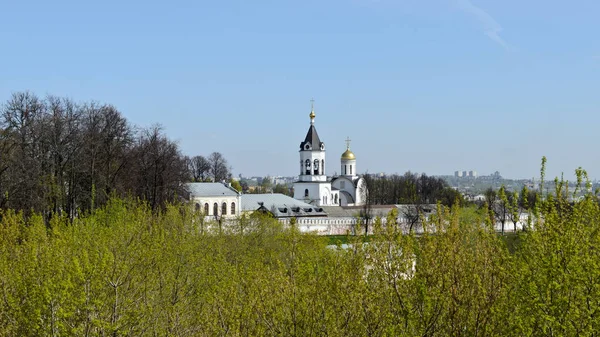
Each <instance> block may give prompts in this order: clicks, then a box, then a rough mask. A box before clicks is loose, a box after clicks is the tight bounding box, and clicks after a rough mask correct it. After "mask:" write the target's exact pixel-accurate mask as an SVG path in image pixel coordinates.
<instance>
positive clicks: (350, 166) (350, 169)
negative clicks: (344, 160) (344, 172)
mask: <svg viewBox="0 0 600 337" xmlns="http://www.w3.org/2000/svg"><path fill="white" fill-rule="evenodd" d="M350 175H352V165H350Z"/></svg>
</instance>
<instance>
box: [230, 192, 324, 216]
mask: <svg viewBox="0 0 600 337" xmlns="http://www.w3.org/2000/svg"><path fill="white" fill-rule="evenodd" d="M241 204H242V211H256V210H258V209H259V208H261V207H264V209H266V210H268V211H269V212H271V213H273V215H274V216H275V217H277V218H282V217H306V216H327V213H325V212H324V211H323V208H322V207H317V206H314V205H311V204H307V203H305V202H303V201H300V200H297V199H294V198H292V197H288V196H287V195H284V194H280V193H266V194H244V195H242V202H241Z"/></svg>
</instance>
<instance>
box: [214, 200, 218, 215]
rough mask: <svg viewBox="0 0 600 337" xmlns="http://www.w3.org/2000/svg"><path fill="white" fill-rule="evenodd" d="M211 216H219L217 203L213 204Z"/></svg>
mask: <svg viewBox="0 0 600 337" xmlns="http://www.w3.org/2000/svg"><path fill="white" fill-rule="evenodd" d="M213 215H214V216H217V215H219V205H217V203H216V202H215V203H214V205H213Z"/></svg>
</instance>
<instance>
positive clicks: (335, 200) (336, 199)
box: [333, 194, 338, 204]
mask: <svg viewBox="0 0 600 337" xmlns="http://www.w3.org/2000/svg"><path fill="white" fill-rule="evenodd" d="M333 200H334V204H337V203H338V195H337V194H336V195H335V198H334V199H333Z"/></svg>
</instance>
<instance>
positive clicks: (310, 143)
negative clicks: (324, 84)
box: [294, 100, 339, 206]
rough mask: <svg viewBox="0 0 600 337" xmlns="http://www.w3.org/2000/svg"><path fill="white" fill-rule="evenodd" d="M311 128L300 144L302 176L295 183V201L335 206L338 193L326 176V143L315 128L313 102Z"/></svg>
mask: <svg viewBox="0 0 600 337" xmlns="http://www.w3.org/2000/svg"><path fill="white" fill-rule="evenodd" d="M308 117H310V126H309V127H308V132H307V133H306V137H304V141H303V142H301V143H300V150H299V153H300V163H299V168H300V174H299V175H298V181H296V182H295V183H294V199H298V200H302V201H304V202H306V203H309V204H312V205H316V206H331V205H335V204H336V203H337V201H338V199H339V195H338V191H333V190H332V188H331V182H329V181H327V175H326V174H325V167H326V166H325V164H326V163H325V143H323V142H322V141H321V139H320V138H319V135H318V134H317V129H316V128H315V117H316V115H315V106H314V101H313V100H311V107H310V114H309V115H308Z"/></svg>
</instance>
